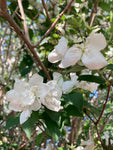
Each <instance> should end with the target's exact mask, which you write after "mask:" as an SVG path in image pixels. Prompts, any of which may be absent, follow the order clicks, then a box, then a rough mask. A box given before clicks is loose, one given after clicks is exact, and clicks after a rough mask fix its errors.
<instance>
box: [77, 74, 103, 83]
mask: <svg viewBox="0 0 113 150" xmlns="http://www.w3.org/2000/svg"><path fill="white" fill-rule="evenodd" d="M78 80H79V81H88V82H95V83H99V84H100V83H101V84H102V83H105V80H104V79H103V78H101V77H100V76H94V75H81V76H80V77H79V78H78Z"/></svg>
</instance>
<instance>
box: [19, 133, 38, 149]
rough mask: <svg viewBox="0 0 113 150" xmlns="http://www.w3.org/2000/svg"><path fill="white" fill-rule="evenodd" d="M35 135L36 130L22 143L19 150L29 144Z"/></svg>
mask: <svg viewBox="0 0 113 150" xmlns="http://www.w3.org/2000/svg"><path fill="white" fill-rule="evenodd" d="M35 136H36V131H34V133H33V134H32V136H31V138H30V139H28V140H27V141H26V142H25V143H22V144H21V145H20V146H19V147H18V148H17V150H20V149H22V148H23V147H24V146H25V145H27V144H28V143H29V142H30V140H31V139H33V138H34V137H35Z"/></svg>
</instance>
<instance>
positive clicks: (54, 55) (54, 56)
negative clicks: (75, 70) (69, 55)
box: [48, 37, 68, 63]
mask: <svg viewBox="0 0 113 150" xmlns="http://www.w3.org/2000/svg"><path fill="white" fill-rule="evenodd" d="M67 44H68V41H67V39H66V38H65V37H62V38H61V39H60V40H59V43H58V45H56V46H55V49H54V50H53V51H52V52H51V53H50V54H49V55H48V60H49V61H50V62H51V63H56V62H58V61H60V60H62V58H63V57H64V55H65V53H66V51H67V50H68V46H67Z"/></svg>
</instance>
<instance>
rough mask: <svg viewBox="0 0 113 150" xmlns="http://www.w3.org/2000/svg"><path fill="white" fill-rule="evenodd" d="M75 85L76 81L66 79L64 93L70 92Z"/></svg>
mask: <svg viewBox="0 0 113 150" xmlns="http://www.w3.org/2000/svg"><path fill="white" fill-rule="evenodd" d="M73 87H74V82H73V81H65V82H64V83H63V87H62V91H63V93H64V94H65V93H68V92H69V91H70V90H71V89H72V88H73Z"/></svg>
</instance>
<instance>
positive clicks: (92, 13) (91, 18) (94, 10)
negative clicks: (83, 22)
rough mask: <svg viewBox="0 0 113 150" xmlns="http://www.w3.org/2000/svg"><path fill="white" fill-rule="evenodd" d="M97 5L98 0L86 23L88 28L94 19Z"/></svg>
mask: <svg viewBox="0 0 113 150" xmlns="http://www.w3.org/2000/svg"><path fill="white" fill-rule="evenodd" d="M98 3H99V0H96V2H95V4H94V6H93V8H92V11H91V15H90V18H89V22H88V24H89V26H92V24H93V21H94V19H95V16H96V13H97V7H98Z"/></svg>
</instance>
